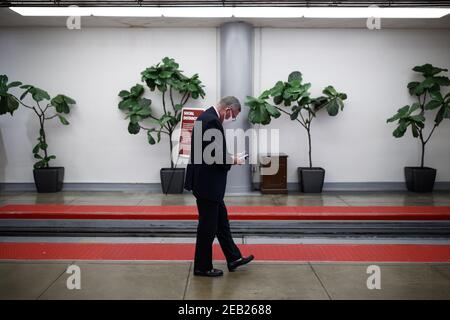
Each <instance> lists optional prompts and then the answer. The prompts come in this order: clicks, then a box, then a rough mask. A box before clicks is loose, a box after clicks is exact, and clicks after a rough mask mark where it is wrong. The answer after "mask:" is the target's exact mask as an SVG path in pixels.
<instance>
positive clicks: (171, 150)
mask: <svg viewBox="0 0 450 320" xmlns="http://www.w3.org/2000/svg"><path fill="white" fill-rule="evenodd" d="M169 145H170V168H172V169H173V168H174V163H173V158H172V152H173V144H172V132H170V133H169Z"/></svg>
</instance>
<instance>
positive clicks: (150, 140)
mask: <svg viewBox="0 0 450 320" xmlns="http://www.w3.org/2000/svg"><path fill="white" fill-rule="evenodd" d="M147 139H148V143H150V144H151V145H153V144H155V143H156V141H155V139H154V138H153V136H152V134H151V132H150V131H147Z"/></svg>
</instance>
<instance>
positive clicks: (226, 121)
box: [223, 109, 236, 123]
mask: <svg viewBox="0 0 450 320" xmlns="http://www.w3.org/2000/svg"><path fill="white" fill-rule="evenodd" d="M228 110H230V113H231V117H229V118H228V119H227V118H224V119H223V123H231V122H233V121H235V120H236V118H233V112H232V111H231V109H228ZM228 110H227V111H226V112H228ZM225 116H226V114H225Z"/></svg>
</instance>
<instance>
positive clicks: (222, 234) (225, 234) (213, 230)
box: [194, 198, 242, 271]
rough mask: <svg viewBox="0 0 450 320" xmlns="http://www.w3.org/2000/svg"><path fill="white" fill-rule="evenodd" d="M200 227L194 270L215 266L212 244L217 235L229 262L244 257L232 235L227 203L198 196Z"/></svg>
mask: <svg viewBox="0 0 450 320" xmlns="http://www.w3.org/2000/svg"><path fill="white" fill-rule="evenodd" d="M197 208H198V215H199V218H198V227H197V242H196V245H195V260H194V270H199V271H208V270H211V269H212V268H213V264H212V245H213V242H214V238H215V237H216V236H217V239H218V240H219V244H220V247H221V248H222V251H223V253H224V255H225V258H226V260H227V262H232V261H236V260H238V259H239V258H241V257H242V254H241V252H240V251H239V248H238V247H237V245H236V244H235V243H234V240H233V237H232V236H231V230H230V223H229V221H228V213H227V208H226V206H225V203H224V202H223V200H222V201H211V200H206V199H198V198H197Z"/></svg>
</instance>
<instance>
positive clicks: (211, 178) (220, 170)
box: [184, 107, 231, 201]
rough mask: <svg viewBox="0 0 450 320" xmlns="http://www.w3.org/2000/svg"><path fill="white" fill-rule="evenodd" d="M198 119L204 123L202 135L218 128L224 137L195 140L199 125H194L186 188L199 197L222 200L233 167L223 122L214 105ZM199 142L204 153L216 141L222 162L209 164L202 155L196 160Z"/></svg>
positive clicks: (216, 148)
mask: <svg viewBox="0 0 450 320" xmlns="http://www.w3.org/2000/svg"><path fill="white" fill-rule="evenodd" d="M196 121H201V124H202V125H201V128H202V134H201V137H203V134H204V133H205V131H206V130H208V129H217V130H219V131H220V132H221V133H222V139H221V141H214V139H213V140H212V141H195V139H194V137H195V129H196V128H197V127H196V126H195V125H194V129H193V130H192V137H191V157H190V163H189V164H188V166H187V168H186V180H185V184H184V188H185V189H186V190H192V193H193V194H194V196H195V197H196V198H198V199H206V200H212V201H222V200H223V197H224V195H225V187H226V184H227V174H228V171H229V170H230V168H231V164H229V163H230V161H229V160H230V155H229V154H228V153H227V148H226V141H225V133H224V130H223V127H222V123H221V122H220V120H219V117H218V116H217V113H216V111H215V110H214V107H210V108H209V109H207V110H205V111H204V112H203V113H202V114H201V115H200V116H199V117H198V118H197V120H196ZM202 140H203V139H202ZM199 143H201V144H202V149H201V150H202V155H203V152H204V150H205V148H206V147H207V146H208V145H210V144H211V143H214V144H215V149H214V150H215V152H219V153H218V154H219V155H222V156H223V159H221V161H217V162H220V163H216V162H214V163H212V164H208V163H206V162H205V159H203V156H202V157H201V159H195V160H196V161H194V157H195V152H194V150H195V146H196V145H197V144H199ZM211 147H212V146H211ZM211 147H210V148H211ZM208 150H211V149H208ZM207 152H208V151H207ZM214 154H215V153H213V155H214ZM227 159H228V163H227Z"/></svg>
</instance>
